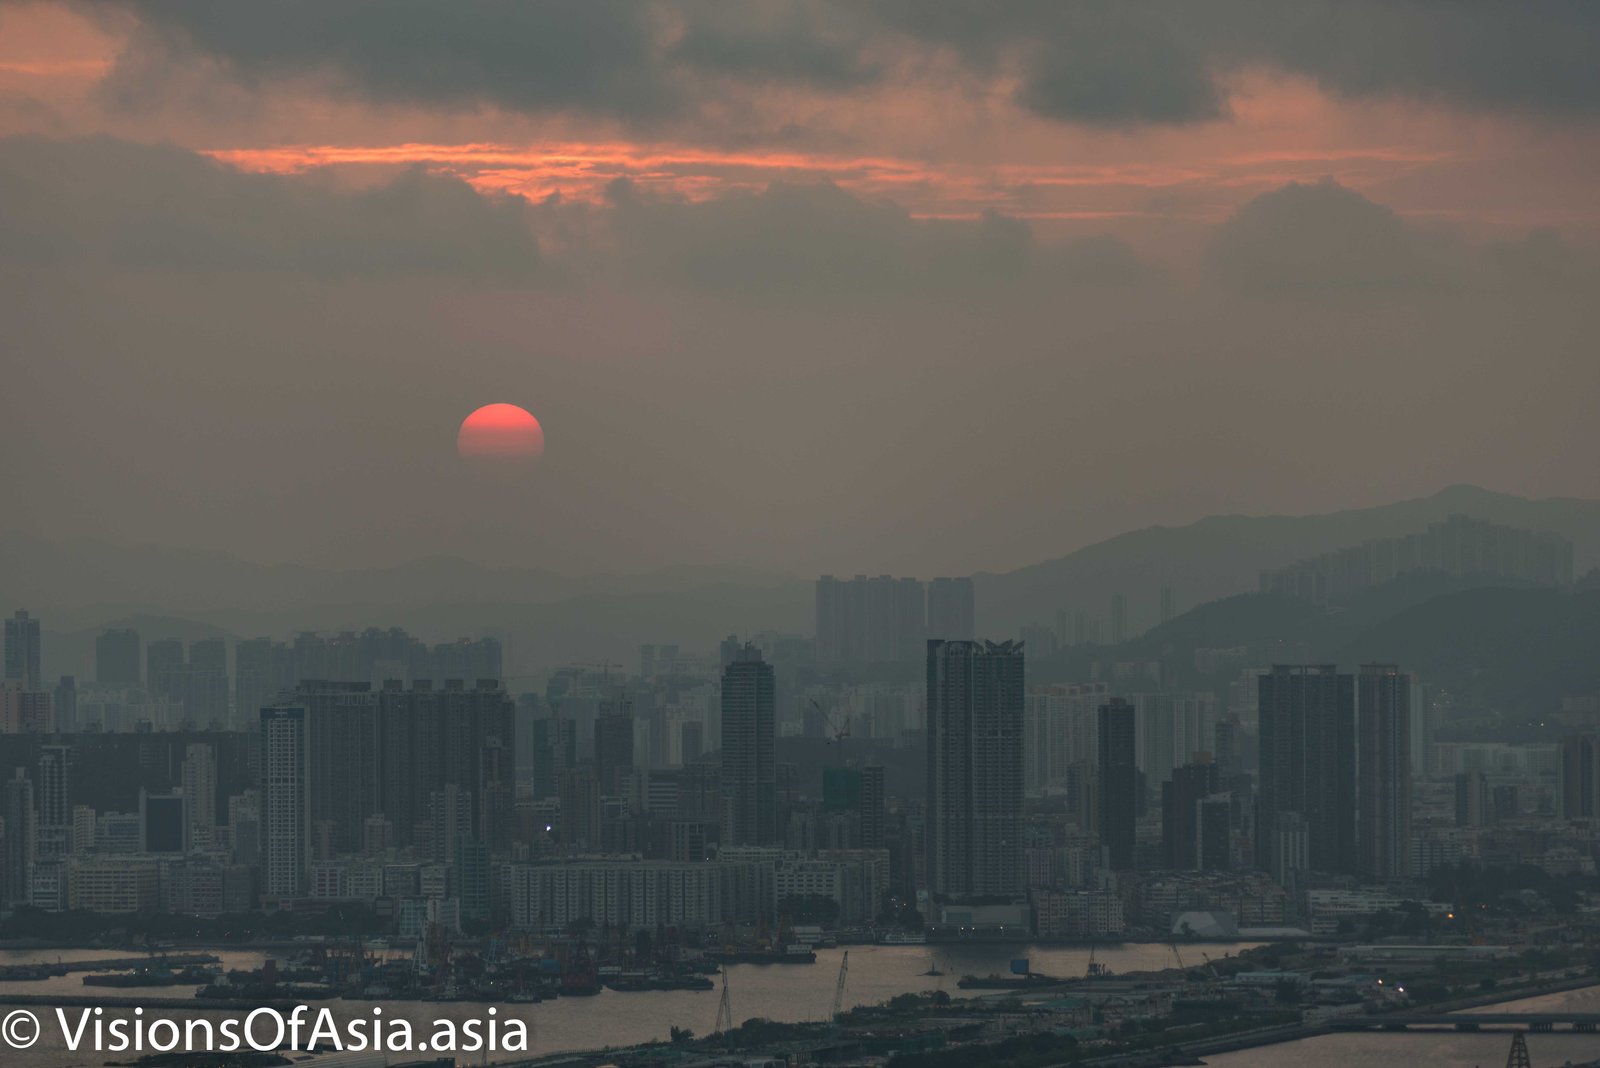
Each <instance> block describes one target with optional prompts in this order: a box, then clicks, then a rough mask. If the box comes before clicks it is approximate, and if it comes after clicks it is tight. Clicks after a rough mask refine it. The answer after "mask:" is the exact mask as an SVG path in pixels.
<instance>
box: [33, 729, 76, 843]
mask: <svg viewBox="0 0 1600 1068" xmlns="http://www.w3.org/2000/svg"><path fill="white" fill-rule="evenodd" d="M71 780H72V747H71V746H66V745H45V746H40V747H39V762H38V774H37V776H36V777H35V779H34V794H33V801H34V813H35V819H36V821H37V830H36V833H35V839H34V850H35V859H36V860H38V861H57V860H61V859H63V858H65V857H66V856H67V854H68V853H70V852H71V851H72V806H71V804H70V803H69V798H70V797H71Z"/></svg>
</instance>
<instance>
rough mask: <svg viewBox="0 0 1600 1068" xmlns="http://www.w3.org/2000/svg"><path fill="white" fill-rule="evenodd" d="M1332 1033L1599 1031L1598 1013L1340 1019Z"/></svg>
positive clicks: (1411, 1014)
mask: <svg viewBox="0 0 1600 1068" xmlns="http://www.w3.org/2000/svg"><path fill="white" fill-rule="evenodd" d="M1328 1026H1329V1027H1331V1028H1332V1029H1333V1030H1335V1031H1410V1030H1412V1029H1414V1028H1441V1027H1449V1028H1454V1029H1455V1030H1457V1031H1483V1030H1487V1029H1490V1028H1495V1029H1511V1030H1517V1031H1534V1032H1545V1031H1576V1032H1580V1033H1586V1034H1593V1033H1595V1032H1597V1031H1600V1013H1594V1012H1450V1013H1432V1014H1430V1013H1420V1012H1395V1013H1387V1014H1384V1015H1378V1016H1341V1017H1339V1018H1337V1019H1334V1020H1331V1021H1329V1024H1328Z"/></svg>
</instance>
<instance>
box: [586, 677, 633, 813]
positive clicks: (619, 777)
mask: <svg viewBox="0 0 1600 1068" xmlns="http://www.w3.org/2000/svg"><path fill="white" fill-rule="evenodd" d="M633 735H634V726H633V716H632V715H631V714H630V712H629V708H628V704H627V702H626V701H623V702H619V703H618V705H617V706H616V707H613V708H609V709H607V710H606V711H604V712H603V713H602V714H601V715H600V716H598V717H597V718H596V719H595V721H594V765H595V773H596V774H597V775H598V776H599V778H600V792H601V793H603V794H605V795H607V796H617V795H619V794H620V793H621V792H622V781H623V777H624V776H626V775H628V774H630V773H632V771H633V768H634V756H633Z"/></svg>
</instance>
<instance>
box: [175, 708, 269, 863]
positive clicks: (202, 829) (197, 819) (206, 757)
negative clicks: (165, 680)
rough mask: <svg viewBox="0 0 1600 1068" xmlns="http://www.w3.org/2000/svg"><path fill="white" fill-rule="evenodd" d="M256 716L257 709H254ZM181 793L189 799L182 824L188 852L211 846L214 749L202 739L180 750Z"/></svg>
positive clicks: (214, 809)
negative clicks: (186, 813) (181, 767)
mask: <svg viewBox="0 0 1600 1068" xmlns="http://www.w3.org/2000/svg"><path fill="white" fill-rule="evenodd" d="M257 714H258V716H259V712H258V713H257ZM183 796H184V797H185V798H186V799H187V800H188V802H189V822H188V825H187V827H186V828H185V833H186V835H187V837H188V841H187V842H186V843H185V848H186V849H188V851H189V852H195V851H196V850H201V851H203V850H206V849H210V848H211V840H212V836H213V835H214V833H215V831H216V828H217V750H216V747H215V746H212V745H209V744H207V743H205V742H192V743H190V744H189V745H188V746H187V747H186V748H185V749H184V754H183Z"/></svg>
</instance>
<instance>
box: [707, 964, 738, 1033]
mask: <svg viewBox="0 0 1600 1068" xmlns="http://www.w3.org/2000/svg"><path fill="white" fill-rule="evenodd" d="M732 1030H733V1002H731V1001H730V1000H728V966H727V965H726V964H724V965H723V966H722V1000H721V1001H719V1002H717V1022H716V1023H714V1024H712V1026H711V1033H712V1034H721V1033H722V1032H723V1031H732Z"/></svg>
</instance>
